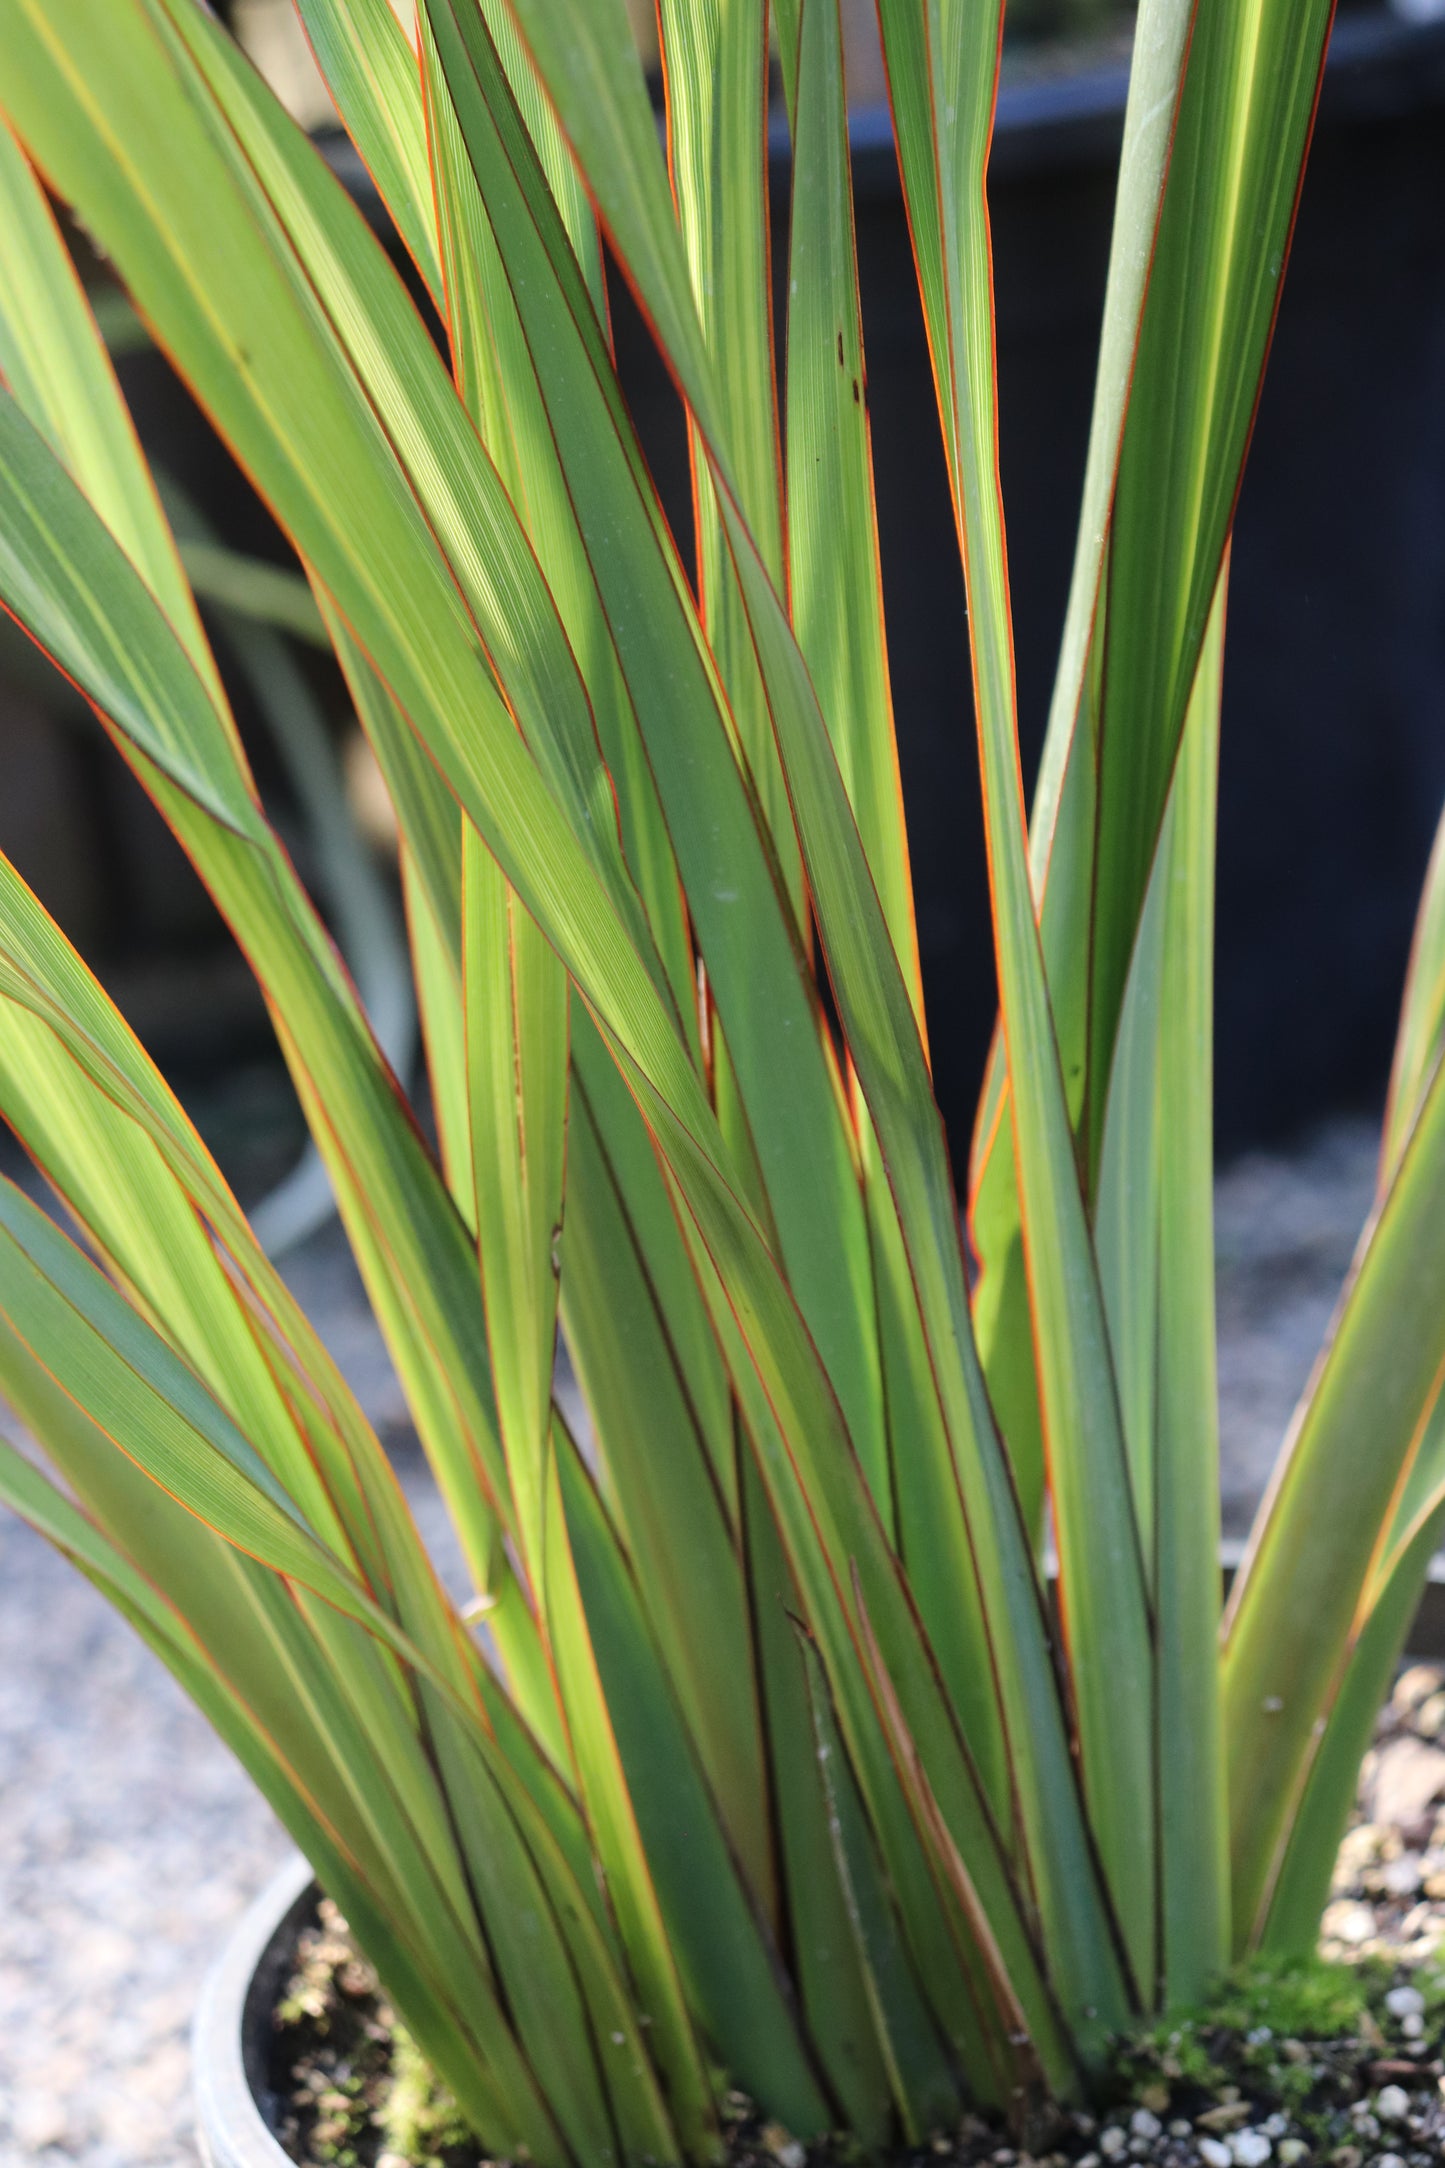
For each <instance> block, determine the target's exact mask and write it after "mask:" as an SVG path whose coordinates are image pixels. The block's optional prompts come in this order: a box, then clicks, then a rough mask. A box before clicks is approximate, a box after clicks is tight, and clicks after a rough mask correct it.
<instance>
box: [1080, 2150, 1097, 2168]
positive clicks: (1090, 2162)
mask: <svg viewBox="0 0 1445 2168" xmlns="http://www.w3.org/2000/svg"><path fill="white" fill-rule="evenodd" d="M1074 2168H1099V2156H1098V2154H1097V2153H1081V2154H1080V2155H1079V2158H1078V2159H1077V2160H1076V2161H1075V2162H1074Z"/></svg>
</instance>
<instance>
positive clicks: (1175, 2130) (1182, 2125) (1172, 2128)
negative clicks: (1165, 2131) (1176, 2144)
mask: <svg viewBox="0 0 1445 2168" xmlns="http://www.w3.org/2000/svg"><path fill="white" fill-rule="evenodd" d="M1169 2135H1170V2137H1171V2138H1192V2137H1193V2136H1194V2126H1193V2124H1192V2123H1186V2122H1185V2120H1184V2118H1183V2116H1182V2115H1176V2116H1175V2118H1174V2121H1173V2122H1172V2123H1171V2124H1170V2125H1169Z"/></svg>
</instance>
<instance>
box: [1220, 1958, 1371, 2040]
mask: <svg viewBox="0 0 1445 2168" xmlns="http://www.w3.org/2000/svg"><path fill="white" fill-rule="evenodd" d="M1382 1975H1383V1968H1381V1967H1380V1966H1378V1965H1369V1964H1355V1965H1336V1964H1329V1963H1327V1962H1326V1961H1325V1959H1324V1958H1322V1957H1288V1958H1279V1957H1252V1958H1250V1959H1248V1960H1247V1961H1246V1962H1245V1963H1244V1964H1242V1965H1240V1966H1238V1967H1237V1968H1236V1969H1235V1971H1233V1972H1232V1973H1230V1975H1229V1977H1228V1978H1227V1979H1226V1980H1225V1981H1224V1983H1223V1985H1222V1987H1221V1988H1220V1990H1219V1993H1218V1995H1217V1996H1215V1997H1214V1998H1213V1999H1212V2000H1211V2002H1210V2003H1209V2004H1208V2006H1207V2008H1206V2010H1205V2012H1204V2013H1203V2016H1204V2020H1205V2022H1206V2023H1208V2024H1211V2025H1222V2026H1225V2027H1227V2028H1228V2029H1229V2030H1230V2031H1231V2032H1238V2033H1242V2034H1244V2035H1245V2037H1246V2038H1248V2036H1249V2035H1250V2034H1251V2033H1256V2032H1259V2031H1261V2030H1264V2029H1268V2031H1269V2032H1271V2033H1272V2034H1273V2035H1274V2036H1275V2037H1276V2038H1278V2039H1283V2040H1339V2039H1343V2038H1344V2037H1345V2036H1346V2035H1348V2034H1353V2033H1357V2032H1358V2031H1359V2030H1360V2027H1361V2025H1362V2024H1363V2023H1364V2021H1365V2013H1366V2011H1367V2010H1368V2008H1369V2006H1370V2002H1371V2000H1372V1999H1373V1998H1374V1997H1375V1996H1377V1995H1378V1992H1379V1990H1380V1986H1381V1982H1382ZM1259 2044H1260V2045H1263V2044H1264V2043H1259Z"/></svg>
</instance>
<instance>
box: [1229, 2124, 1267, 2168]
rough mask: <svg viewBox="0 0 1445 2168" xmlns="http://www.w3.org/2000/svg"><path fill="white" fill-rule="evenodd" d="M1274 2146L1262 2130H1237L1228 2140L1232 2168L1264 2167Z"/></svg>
mask: <svg viewBox="0 0 1445 2168" xmlns="http://www.w3.org/2000/svg"><path fill="white" fill-rule="evenodd" d="M1273 2151H1274V2147H1273V2146H1272V2145H1271V2144H1270V2141H1269V2140H1268V2138H1266V2136H1265V2134H1264V2132H1263V2131H1262V2130H1237V2131H1236V2132H1235V2133H1234V2136H1233V2137H1232V2138H1231V2139H1230V2141H1229V2157H1230V2159H1231V2160H1232V2161H1233V2163H1234V2168H1264V2163H1265V2162H1266V2161H1267V2160H1268V2159H1269V2156H1270V2154H1271V2153H1272V2152H1273Z"/></svg>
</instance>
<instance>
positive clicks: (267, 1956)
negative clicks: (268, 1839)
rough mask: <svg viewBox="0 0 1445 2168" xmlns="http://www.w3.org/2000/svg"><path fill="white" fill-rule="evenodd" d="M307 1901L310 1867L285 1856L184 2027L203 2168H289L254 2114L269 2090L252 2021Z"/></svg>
mask: <svg viewBox="0 0 1445 2168" xmlns="http://www.w3.org/2000/svg"><path fill="white" fill-rule="evenodd" d="M315 1903H316V1880H315V1875H314V1874H313V1872H312V1868H311V1863H310V1861H309V1860H307V1859H305V1858H303V1856H302V1855H301V1853H300V1852H293V1853H292V1854H291V1856H290V1858H289V1859H288V1860H286V1861H285V1863H284V1865H282V1866H281V1867H279V1868H278V1869H277V1871H276V1873H275V1874H274V1875H273V1876H272V1877H271V1879H270V1881H269V1882H268V1883H267V1884H266V1886H265V1888H264V1889H263V1890H262V1891H261V1894H260V1896H259V1897H257V1898H255V1899H254V1901H253V1902H252V1903H251V1904H250V1905H248V1907H247V1908H246V1911H245V1912H244V1914H243V1915H242V1917H241V1919H240V1920H239V1922H238V1923H237V1925H236V1926H235V1927H234V1928H233V1929H232V1931H231V1933H230V1934H229V1935H228V1936H227V1938H226V1941H225V1943H224V1944H223V1946H222V1949H221V1952H220V1955H219V1956H218V1957H217V1959H216V1961H215V1963H214V1964H213V1965H212V1967H211V1969H210V1971H209V1972H208V1973H207V1975H206V1981H205V1985H204V1987H203V1988H202V1989H201V1999H200V2001H199V2003H198V2004H197V2005H196V2015H195V2018H194V2021H193V2022H192V2025H191V2087H192V2093H193V2096H194V2099H195V2104H196V2135H197V2138H198V2139H199V2142H200V2149H201V2158H202V2160H203V2161H204V2162H205V2163H206V2168H292V2163H291V2159H290V2156H289V2154H287V2153H286V2152H285V2151H284V2150H283V2149H282V2147H281V2145H280V2144H279V2143H278V2142H277V2140H276V2138H275V2137H274V2136H273V2134H272V2132H271V2129H270V2127H269V2125H268V2124H267V2121H266V2118H265V2115H264V2113H263V2112H262V2101H263V2100H265V2099H266V2097H267V2096H268V2095H269V2091H270V2088H269V2086H268V2085H267V2082H266V2073H265V2069H264V2066H263V2065H262V2062H261V2055H260V2052H259V2043H260V2038H261V2034H260V2028H259V2024H258V2019H259V2018H260V2017H261V2015H262V2005H263V2003H264V2004H266V2005H268V2006H270V2005H274V2003H275V2000H276V1994H277V1990H278V1989H279V1987H280V1985H281V1978H280V1975H281V1972H282V1970H283V1968H284V1966H285V1964H286V1963H287V1961H288V1960H289V1957H290V1945H291V1942H292V1941H293V1940H294V1937H295V1931H296V1929H297V1928H299V1926H300V1924H301V1922H302V1920H303V1919H304V1918H305V1916H306V1914H307V1913H308V1912H309V1911H311V1909H312V1908H313V1907H314V1905H315ZM268 1960H269V1962H268ZM265 2014H266V2015H269V2007H268V2009H267V2010H266V2013H265ZM248 2048H249V2049H250V2053H249V2054H248V2052H247V2050H248ZM258 2095H259V2096H260V2097H259V2098H258Z"/></svg>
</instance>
